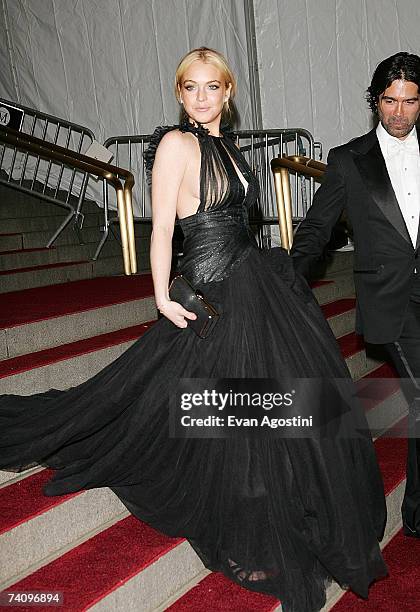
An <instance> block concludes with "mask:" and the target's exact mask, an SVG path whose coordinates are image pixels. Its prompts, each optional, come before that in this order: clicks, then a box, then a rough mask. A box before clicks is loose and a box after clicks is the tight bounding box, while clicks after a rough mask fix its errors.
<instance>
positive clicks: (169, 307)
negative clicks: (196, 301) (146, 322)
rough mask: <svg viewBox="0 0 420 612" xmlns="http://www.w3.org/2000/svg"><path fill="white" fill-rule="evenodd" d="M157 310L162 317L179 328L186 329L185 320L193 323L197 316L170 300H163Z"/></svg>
mask: <svg viewBox="0 0 420 612" xmlns="http://www.w3.org/2000/svg"><path fill="white" fill-rule="evenodd" d="M158 310H159V312H161V313H162V314H163V316H165V317H166V318H167V319H169V320H170V321H172V323H173V324H174V325H176V326H177V327H181V328H185V327H187V325H188V321H186V319H190V320H191V321H194V319H196V318H197V315H196V314H195V313H194V312H190V311H189V310H185V308H184V307H183V306H181V304H179V303H178V302H173V301H172V300H165V301H163V302H161V303H159V304H158Z"/></svg>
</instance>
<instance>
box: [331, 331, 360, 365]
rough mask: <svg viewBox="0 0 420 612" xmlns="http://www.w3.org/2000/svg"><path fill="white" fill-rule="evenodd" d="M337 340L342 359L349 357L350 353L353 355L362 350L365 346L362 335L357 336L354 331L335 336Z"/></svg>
mask: <svg viewBox="0 0 420 612" xmlns="http://www.w3.org/2000/svg"><path fill="white" fill-rule="evenodd" d="M337 342H338V345H339V347H340V350H341V354H342V355H343V357H344V359H347V358H348V357H351V355H354V354H355V353H358V352H359V351H363V350H364V348H365V343H364V342H363V338H362V336H359V335H358V334H356V333H354V332H351V333H350V334H346V335H345V336H341V337H340V338H337Z"/></svg>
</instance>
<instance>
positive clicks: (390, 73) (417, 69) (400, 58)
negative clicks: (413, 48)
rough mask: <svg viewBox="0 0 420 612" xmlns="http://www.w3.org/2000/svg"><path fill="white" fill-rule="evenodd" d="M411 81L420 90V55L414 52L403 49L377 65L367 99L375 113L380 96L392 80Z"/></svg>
mask: <svg viewBox="0 0 420 612" xmlns="http://www.w3.org/2000/svg"><path fill="white" fill-rule="evenodd" d="M399 79H401V80H404V81H411V82H412V83H416V85H417V87H418V88H419V91H420V57H419V56H418V55H414V53H407V52H405V51H401V52H400V53H396V54H395V55H391V57H387V58H386V59H384V60H383V61H382V62H381V63H380V64H378V66H377V67H376V70H375V72H374V73H373V76H372V82H371V84H370V87H368V88H367V91H366V99H367V101H368V104H369V106H370V109H371V111H372V112H373V113H375V114H378V102H379V96H380V95H381V94H382V93H383V92H384V91H385V89H387V87H389V86H390V85H391V83H392V81H396V80H399Z"/></svg>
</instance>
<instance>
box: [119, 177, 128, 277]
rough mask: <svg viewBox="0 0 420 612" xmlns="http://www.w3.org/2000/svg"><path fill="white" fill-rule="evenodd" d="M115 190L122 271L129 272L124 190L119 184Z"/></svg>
mask: <svg viewBox="0 0 420 612" xmlns="http://www.w3.org/2000/svg"><path fill="white" fill-rule="evenodd" d="M116 191H117V206H118V219H119V223H120V231H121V247H122V253H123V260H124V272H125V274H127V275H129V274H131V264H130V248H129V243H128V231H127V214H126V209H125V202H124V191H123V189H122V186H121V184H120V187H116Z"/></svg>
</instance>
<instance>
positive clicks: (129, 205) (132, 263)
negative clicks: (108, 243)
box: [124, 182, 137, 274]
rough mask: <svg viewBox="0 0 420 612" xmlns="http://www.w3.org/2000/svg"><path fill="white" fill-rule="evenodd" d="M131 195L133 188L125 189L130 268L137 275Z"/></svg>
mask: <svg viewBox="0 0 420 612" xmlns="http://www.w3.org/2000/svg"><path fill="white" fill-rule="evenodd" d="M126 186H127V182H126ZM131 193H132V192H131V186H130V188H129V189H125V188H124V196H125V214H126V224H127V239H128V250H129V253H130V268H131V274H136V272H137V256H136V238H135V233H134V215H133V203H132V197H131Z"/></svg>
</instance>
